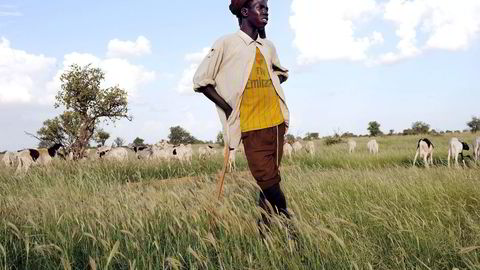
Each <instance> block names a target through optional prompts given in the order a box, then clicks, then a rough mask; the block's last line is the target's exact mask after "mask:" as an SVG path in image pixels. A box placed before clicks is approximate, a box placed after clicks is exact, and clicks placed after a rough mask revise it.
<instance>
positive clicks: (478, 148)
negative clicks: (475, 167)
mask: <svg viewBox="0 0 480 270" xmlns="http://www.w3.org/2000/svg"><path fill="white" fill-rule="evenodd" d="M473 158H474V159H475V162H477V161H478V160H479V159H480V137H477V138H475V140H474V143H473Z"/></svg>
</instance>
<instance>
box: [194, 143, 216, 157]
mask: <svg viewBox="0 0 480 270" xmlns="http://www.w3.org/2000/svg"><path fill="white" fill-rule="evenodd" d="M215 154H216V151H215V148H213V146H210V145H207V146H201V147H200V148H198V157H199V158H201V159H202V158H203V159H206V158H208V157H211V156H214V155H215Z"/></svg>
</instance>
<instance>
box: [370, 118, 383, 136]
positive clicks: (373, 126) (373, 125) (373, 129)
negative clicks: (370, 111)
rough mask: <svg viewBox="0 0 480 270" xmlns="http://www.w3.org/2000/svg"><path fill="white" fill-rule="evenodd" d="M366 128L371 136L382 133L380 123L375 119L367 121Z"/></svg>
mask: <svg viewBox="0 0 480 270" xmlns="http://www.w3.org/2000/svg"><path fill="white" fill-rule="evenodd" d="M367 130H368V131H369V132H370V136H372V137H375V136H378V135H381V134H382V131H380V124H379V123H378V122H377V121H371V122H370V123H368V128H367Z"/></svg>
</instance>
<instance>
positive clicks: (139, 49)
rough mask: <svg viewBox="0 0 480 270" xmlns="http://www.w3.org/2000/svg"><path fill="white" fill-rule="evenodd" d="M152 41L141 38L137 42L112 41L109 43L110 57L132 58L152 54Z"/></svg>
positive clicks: (108, 54) (108, 53)
mask: <svg viewBox="0 0 480 270" xmlns="http://www.w3.org/2000/svg"><path fill="white" fill-rule="evenodd" d="M151 49H152V45H151V43H150V40H148V39H147V38H146V37H144V36H139V37H138V38H137V40H136V41H122V40H119V39H112V40H110V41H109V42H108V52H107V56H108V57H130V56H142V55H145V54H150V53H151V52H152V51H151Z"/></svg>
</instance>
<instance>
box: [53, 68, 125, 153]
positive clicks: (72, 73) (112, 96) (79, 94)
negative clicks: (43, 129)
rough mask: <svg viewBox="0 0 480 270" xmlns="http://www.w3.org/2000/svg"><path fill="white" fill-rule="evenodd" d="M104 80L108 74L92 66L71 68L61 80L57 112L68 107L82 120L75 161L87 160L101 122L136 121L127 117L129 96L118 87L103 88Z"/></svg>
mask: <svg viewBox="0 0 480 270" xmlns="http://www.w3.org/2000/svg"><path fill="white" fill-rule="evenodd" d="M104 79H105V74H104V72H103V71H102V70H101V69H99V68H93V67H91V66H90V65H87V66H83V67H80V66H78V65H75V64H74V65H71V66H70V69H69V70H67V71H65V72H64V73H63V74H62V75H61V76H60V81H61V89H60V91H59V92H58V93H57V95H56V97H55V99H56V102H55V108H59V107H61V106H62V107H64V108H65V111H66V112H68V113H70V114H72V115H73V118H74V119H75V120H78V123H77V125H76V133H75V136H74V142H73V143H72V151H73V158H74V159H79V158H81V157H83V155H84V152H85V148H86V147H87V145H88V142H89V141H90V139H91V138H92V136H93V134H94V132H95V129H96V127H97V125H98V124H99V122H100V121H102V120H104V121H112V122H115V121H117V120H120V119H122V118H126V119H128V120H131V119H132V117H131V116H129V115H127V113H128V107H127V106H128V102H127V92H126V91H125V90H123V89H121V88H119V87H118V86H114V87H109V88H102V87H101V86H100V85H101V83H102V81H103V80H104Z"/></svg>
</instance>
